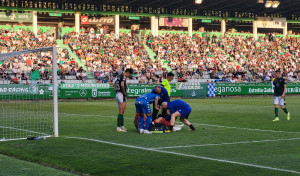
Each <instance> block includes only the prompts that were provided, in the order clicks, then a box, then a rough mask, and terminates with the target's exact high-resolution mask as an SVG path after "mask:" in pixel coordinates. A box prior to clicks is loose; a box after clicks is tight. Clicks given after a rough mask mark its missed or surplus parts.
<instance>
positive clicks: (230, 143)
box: [152, 138, 300, 149]
mask: <svg viewBox="0 0 300 176" xmlns="http://www.w3.org/2000/svg"><path fill="white" fill-rule="evenodd" d="M293 140H300V138H291V139H274V140H261V141H242V142H225V143H220V144H199V145H181V146H180V145H179V146H170V147H157V148H152V149H172V148H188V147H206V146H220V145H235V144H249V143H263V142H278V141H293Z"/></svg>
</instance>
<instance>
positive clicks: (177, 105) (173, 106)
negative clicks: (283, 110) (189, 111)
mask: <svg viewBox="0 0 300 176" xmlns="http://www.w3.org/2000/svg"><path fill="white" fill-rule="evenodd" d="M189 107H190V105H188V104H187V103H186V102H184V101H182V100H174V101H171V102H168V109H170V113H171V114H173V113H174V112H176V111H178V110H180V109H185V108H189Z"/></svg>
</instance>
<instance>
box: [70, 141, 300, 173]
mask: <svg viewBox="0 0 300 176" xmlns="http://www.w3.org/2000/svg"><path fill="white" fill-rule="evenodd" d="M65 138H69V139H81V140H86V141H93V142H99V143H103V144H110V145H116V146H122V147H128V148H134V149H140V150H147V151H152V152H159V153H167V154H173V155H179V156H185V157H191V158H198V159H203V160H210V161H218V162H222V163H230V164H237V165H242V166H249V167H256V168H261V169H268V170H274V171H281V172H288V173H294V174H300V172H299V171H294V170H288V169H280V168H275V167H268V166H262V165H257V164H248V163H242V162H236V161H230V160H223V159H216V158H209V157H204V156H197V155H188V154H184V153H178V152H170V151H163V150H157V149H151V148H144V147H138V146H134V145H127V144H119V143H115V142H108V141H103V140H97V139H89V138H83V137H65Z"/></svg>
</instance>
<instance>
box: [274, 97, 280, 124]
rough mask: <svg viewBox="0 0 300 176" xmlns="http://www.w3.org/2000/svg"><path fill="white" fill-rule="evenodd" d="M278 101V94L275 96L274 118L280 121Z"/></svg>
mask: <svg viewBox="0 0 300 176" xmlns="http://www.w3.org/2000/svg"><path fill="white" fill-rule="evenodd" d="M278 103H279V97H278V96H274V110H275V119H274V120H273V122H276V121H279V117H278Z"/></svg>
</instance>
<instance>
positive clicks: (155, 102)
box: [154, 96, 159, 110]
mask: <svg viewBox="0 0 300 176" xmlns="http://www.w3.org/2000/svg"><path fill="white" fill-rule="evenodd" d="M154 105H155V109H157V110H159V108H158V106H157V105H158V96H157V97H155V101H154Z"/></svg>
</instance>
